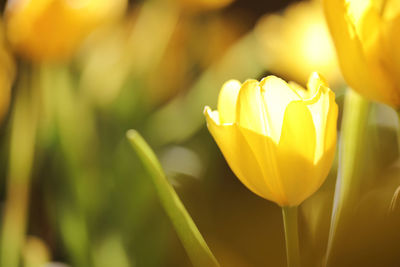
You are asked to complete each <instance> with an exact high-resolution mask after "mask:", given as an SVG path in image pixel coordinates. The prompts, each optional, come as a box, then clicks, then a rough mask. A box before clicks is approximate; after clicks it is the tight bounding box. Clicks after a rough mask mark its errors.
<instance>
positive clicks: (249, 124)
mask: <svg viewBox="0 0 400 267" xmlns="http://www.w3.org/2000/svg"><path fill="white" fill-rule="evenodd" d="M236 119H237V123H238V124H239V126H240V127H243V128H246V129H249V130H252V131H254V132H256V133H259V134H261V135H265V136H266V135H267V134H268V132H269V129H268V128H267V127H268V125H267V123H266V114H265V107H264V103H263V101H262V96H261V89H260V86H259V83H258V81H256V80H247V81H246V82H245V83H244V84H243V85H242V88H241V89H240V92H239V96H238V100H237V109H236Z"/></svg>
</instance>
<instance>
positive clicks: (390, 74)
mask: <svg viewBox="0 0 400 267" xmlns="http://www.w3.org/2000/svg"><path fill="white" fill-rule="evenodd" d="M323 4H324V10H325V15H326V18H327V21H328V25H329V28H330V31H331V34H332V36H333V40H334V43H335V46H336V51H337V54H338V57H339V63H340V67H341V69H342V73H343V76H344V78H345V80H346V81H347V83H348V84H349V85H350V86H351V87H352V88H353V89H354V90H356V91H358V92H359V93H361V94H363V95H364V96H365V97H367V98H369V99H371V100H375V101H379V102H383V103H386V104H388V105H391V106H392V107H394V108H399V107H400V49H399V48H400V2H399V1H398V0H387V1H382V0H375V1H374V0H324V1H323Z"/></svg>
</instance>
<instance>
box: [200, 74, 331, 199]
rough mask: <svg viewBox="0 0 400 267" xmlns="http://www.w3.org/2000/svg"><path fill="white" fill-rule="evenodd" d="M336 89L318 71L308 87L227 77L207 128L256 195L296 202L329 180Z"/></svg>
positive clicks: (207, 111)
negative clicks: (331, 87)
mask: <svg viewBox="0 0 400 267" xmlns="http://www.w3.org/2000/svg"><path fill="white" fill-rule="evenodd" d="M337 114H338V108H337V105H336V103H335V95H334V93H333V92H332V91H331V90H330V89H329V88H328V87H327V84H326V83H325V82H324V80H323V79H322V78H321V77H320V76H319V75H318V74H313V75H312V76H311V77H310V79H309V82H308V89H307V90H305V89H303V88H302V87H300V86H299V85H297V84H295V83H289V84H287V83H286V82H284V81H283V80H281V79H279V78H277V77H275V76H268V77H266V78H264V79H263V80H262V81H261V82H257V81H255V80H248V81H246V82H245V83H243V84H241V83H240V82H238V81H234V80H232V81H228V82H227V83H225V84H224V85H223V87H222V89H221V92H220V95H219V99H218V110H217V111H211V109H210V108H209V107H206V108H205V115H206V118H207V125H208V128H209V130H210V132H211V134H212V135H213V137H214V139H215V140H216V142H217V144H218V146H219V147H220V149H221V150H222V153H223V154H224V156H225V158H226V160H227V162H228V164H229V165H230V167H231V168H232V170H233V172H234V173H235V174H236V175H237V177H238V178H239V179H240V180H241V181H242V182H243V184H244V185H246V186H247V187H248V188H249V189H250V190H251V191H253V192H254V193H256V194H257V195H259V196H261V197H263V198H265V199H268V200H271V201H274V202H276V203H277V204H278V205H280V206H297V205H299V204H300V203H301V202H302V201H303V200H305V199H306V198H308V197H309V196H310V195H311V194H313V193H314V192H315V191H316V190H317V189H318V188H319V187H320V186H321V184H322V183H323V182H324V180H325V178H326V176H327V174H328V172H329V169H330V167H331V163H332V160H333V157H334V153H335V147H336V121H337Z"/></svg>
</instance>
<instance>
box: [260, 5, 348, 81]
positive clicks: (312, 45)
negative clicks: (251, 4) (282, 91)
mask: <svg viewBox="0 0 400 267" xmlns="http://www.w3.org/2000/svg"><path fill="white" fill-rule="evenodd" d="M255 33H256V36H257V39H258V41H259V44H260V46H259V49H260V52H259V55H260V57H261V59H262V61H263V62H264V64H265V67H266V69H268V70H269V71H272V72H274V73H276V74H279V75H285V77H288V78H289V79H290V80H292V81H295V82H297V83H299V84H302V85H303V84H304V85H305V84H307V80H308V76H309V75H310V73H311V72H313V71H318V72H319V73H321V74H322V75H323V76H324V77H325V78H326V79H327V81H328V82H329V85H330V86H332V88H337V87H340V86H341V85H342V84H343V82H344V81H343V78H342V77H341V74H340V69H339V65H338V62H337V59H336V54H335V47H334V45H333V42H332V40H331V37H330V35H329V29H328V27H327V25H326V22H325V18H324V13H323V10H322V5H321V3H320V1H318V0H316V1H305V2H299V3H294V4H292V5H290V6H288V7H287V8H286V9H285V10H284V11H283V12H281V13H273V14H267V15H265V16H263V17H262V18H261V19H260V20H259V21H258V23H257V26H256V28H255ZM299 62H302V63H301V64H299Z"/></svg>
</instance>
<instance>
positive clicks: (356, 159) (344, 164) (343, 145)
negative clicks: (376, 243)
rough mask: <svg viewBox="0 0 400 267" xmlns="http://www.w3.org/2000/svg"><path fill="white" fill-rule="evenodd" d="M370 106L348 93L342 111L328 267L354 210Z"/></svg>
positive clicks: (326, 263)
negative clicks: (336, 242)
mask: <svg viewBox="0 0 400 267" xmlns="http://www.w3.org/2000/svg"><path fill="white" fill-rule="evenodd" d="M369 108H370V102H369V101H368V100H366V99H365V98H364V97H362V96H361V95H359V94H358V93H356V92H354V91H353V90H351V89H348V90H347V92H346V98H345V102H344V108H343V119H342V125H341V135H340V142H339V168H338V176H337V179H336V187H335V196H334V200H333V208H332V215H331V224H330V229H329V237H328V246H327V252H326V258H325V265H326V266H329V261H330V258H331V257H332V255H331V254H332V253H333V249H334V243H335V241H336V239H337V234H338V232H340V231H339V230H338V228H339V227H343V225H344V223H343V221H344V218H348V217H349V214H351V212H352V211H353V210H354V207H355V203H354V201H355V200H356V199H357V196H358V194H359V192H358V191H359V187H360V182H361V181H360V180H361V178H362V177H361V175H360V170H361V168H362V165H361V162H362V161H361V160H360V156H361V155H362V153H363V147H364V145H363V144H364V138H365V129H366V126H367V120H368V113H369Z"/></svg>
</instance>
